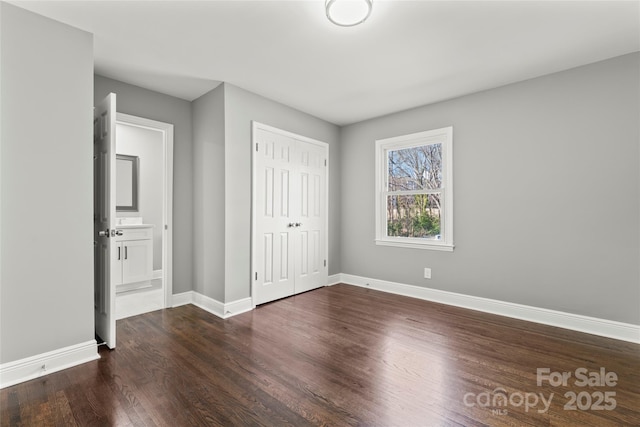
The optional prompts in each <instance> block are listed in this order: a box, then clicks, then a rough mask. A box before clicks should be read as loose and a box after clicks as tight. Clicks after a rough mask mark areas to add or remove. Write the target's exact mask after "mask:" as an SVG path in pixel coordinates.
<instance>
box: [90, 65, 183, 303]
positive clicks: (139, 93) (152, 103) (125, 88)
mask: <svg viewBox="0 0 640 427" xmlns="http://www.w3.org/2000/svg"><path fill="white" fill-rule="evenodd" d="M110 92H113V93H115V94H116V95H117V107H116V108H117V110H118V112H120V113H126V114H131V115H134V116H139V117H144V118H147V119H152V120H157V121H160V122H165V123H171V124H173V125H174V127H173V132H174V137H173V293H174V294H178V293H181V292H186V291H190V290H192V286H193V285H192V283H193V239H192V237H193V173H192V169H193V143H192V138H191V103H190V102H189V101H185V100H183V99H178V98H174V97H172V96H169V95H164V94H161V93H158V92H153V91H150V90H147V89H143V88H140V87H137V86H133V85H130V84H126V83H122V82H119V81H117V80H112V79H108V78H106V77H102V76H99V75H96V76H95V80H94V100H95V102H96V103H97V102H99V101H100V100H102V99H103V98H104V97H105V96H107V95H108V94H109V93H110Z"/></svg>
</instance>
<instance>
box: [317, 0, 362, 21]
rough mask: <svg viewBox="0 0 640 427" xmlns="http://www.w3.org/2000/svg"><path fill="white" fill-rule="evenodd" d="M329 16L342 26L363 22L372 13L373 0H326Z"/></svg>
mask: <svg viewBox="0 0 640 427" xmlns="http://www.w3.org/2000/svg"><path fill="white" fill-rule="evenodd" d="M325 8H326V9H327V18H329V21H331V22H333V23H334V24H336V25H340V26H341V27H353V26H354V25H358V24H362V23H363V22H364V21H366V20H367V18H368V17H369V15H371V9H372V8H373V0H326V2H325Z"/></svg>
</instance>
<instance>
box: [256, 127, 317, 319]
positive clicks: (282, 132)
mask: <svg viewBox="0 0 640 427" xmlns="http://www.w3.org/2000/svg"><path fill="white" fill-rule="evenodd" d="M251 129H252V136H251V153H252V154H251V175H252V176H251V300H252V306H253V308H255V307H256V305H257V295H258V292H259V291H258V287H259V283H261V282H260V280H261V279H260V277H259V274H260V273H259V263H258V259H257V256H258V249H257V248H258V246H257V245H259V244H260V242H261V240H260V236H258V235H257V232H256V231H257V229H258V228H257V221H258V215H257V209H258V208H259V207H258V203H257V199H258V193H257V192H258V191H259V190H260V189H261V188H263V186H262V181H261V180H260V178H259V177H258V170H257V166H258V165H257V155H258V154H259V153H258V151H257V147H258V131H259V130H263V131H267V132H271V133H276V134H279V135H282V136H284V137H288V138H292V139H294V140H298V141H302V142H305V143H310V144H313V145H317V146H320V147H322V148H323V149H324V150H325V154H326V173H325V182H324V186H325V191H324V200H323V210H324V212H323V214H324V236H322V239H323V240H324V245H323V246H324V254H323V255H324V260H325V263H324V265H323V266H322V268H324V269H325V276H326V277H328V271H329V265H328V260H329V238H328V237H329V171H330V169H329V168H330V164H329V144H327V143H326V142H323V141H319V140H316V139H313V138H308V137H306V136H303V135H299V134H296V133H293V132H289V131H286V130H283V129H279V128H276V127H273V126H269V125H266V124H263V123H260V122H257V121H252V122H251ZM322 286H326V283H323V284H322Z"/></svg>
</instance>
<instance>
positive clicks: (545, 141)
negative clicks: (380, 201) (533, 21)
mask: <svg viewBox="0 0 640 427" xmlns="http://www.w3.org/2000/svg"><path fill="white" fill-rule="evenodd" d="M639 63H640V55H639V54H637V53H635V54H630V55H626V56H622V57H618V58H614V59H611V60H608V61H604V62H599V63H596V64H591V65H588V66H584V67H580V68H576V69H572V70H569V71H565V72H561V73H557V74H552V75H549V76H545V77H541V78H537V79H533V80H528V81H525V82H521V83H517V84H512V85H509V86H505V87H501V88H497V89H493V90H489V91H486V92H481V93H477V94H474V95H470V96H465V97H462V98H458V99H454V100H451V101H448V102H442V103H438V104H434V105H430V106H425V107H421V108H417V109H413V110H409V111H405V112H401V113H397V114H393V115H389V116H385V117H381V118H378V119H374V120H369V121H366V122H362V123H358V124H354V125H351V126H347V127H345V128H343V129H342V142H341V144H342V152H341V155H342V177H341V182H342V199H341V202H342V204H341V212H342V234H341V236H342V240H341V244H342V272H343V273H348V274H355V275H360V276H365V277H371V278H376V279H381V280H389V281H395V282H401V283H407V284H412V285H417V286H423V287H429V288H435V289H442V290H446V291H452V292H458V293H462V294H467V295H474V296H479V297H486V298H494V299H498V300H502V301H509V302H514V303H521V304H527V305H532V306H536V307H543V308H548V309H554V310H561V311H565V312H569V313H577V314H582V315H588V316H594V317H598V318H604V319H610V320H616V321H622V322H628V323H633V324H640V307H639V301H640V286H639V283H640V276H639V274H640V272H639V262H638V261H639V259H640V253H639V243H640V242H639V236H640V209H639V195H640V184H639V183H640V179H639V175H638V174H639V172H638V171H639V170H640V167H639V163H640V153H639V144H640V143H639V141H640V135H639V126H638V122H639V119H638V117H640V108H639V93H640V83H639V79H638V77H639V76H640V65H639ZM449 125H453V138H454V142H453V144H454V149H453V151H454V162H455V164H454V186H455V187H454V188H455V196H454V197H455V199H454V203H455V207H454V208H455V214H454V226H455V244H456V248H455V251H454V252H453V253H446V252H433V251H426V250H415V249H403V248H394V247H383V246H376V245H375V244H374V230H375V229H374V141H375V140H376V139H379V138H387V137H392V136H397V135H403V134H408V133H412V132H417V131H423V130H429V129H435V128H440V127H444V126H449ZM424 267H431V268H432V270H433V271H432V274H433V279H431V280H426V279H423V278H422V272H423V268H424Z"/></svg>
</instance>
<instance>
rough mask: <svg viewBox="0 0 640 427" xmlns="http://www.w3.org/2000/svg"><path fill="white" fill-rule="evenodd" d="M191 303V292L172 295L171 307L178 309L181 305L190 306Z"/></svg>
mask: <svg viewBox="0 0 640 427" xmlns="http://www.w3.org/2000/svg"><path fill="white" fill-rule="evenodd" d="M192 302H193V291H187V292H182V293H180V294H173V295H172V296H171V304H170V305H171V307H180V306H181V305H187V304H191V303H192Z"/></svg>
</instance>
